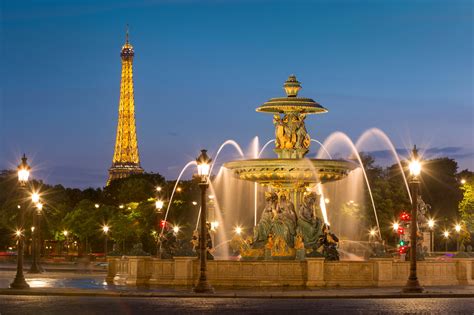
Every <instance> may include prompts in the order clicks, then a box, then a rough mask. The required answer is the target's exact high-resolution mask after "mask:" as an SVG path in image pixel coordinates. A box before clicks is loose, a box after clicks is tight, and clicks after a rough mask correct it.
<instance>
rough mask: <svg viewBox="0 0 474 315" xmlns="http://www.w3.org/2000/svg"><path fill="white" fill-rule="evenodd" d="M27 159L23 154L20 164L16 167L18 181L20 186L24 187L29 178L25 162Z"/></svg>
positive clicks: (27, 166)
mask: <svg viewBox="0 0 474 315" xmlns="http://www.w3.org/2000/svg"><path fill="white" fill-rule="evenodd" d="M26 160H27V158H26V155H25V154H23V157H22V158H21V163H20V165H18V181H19V182H20V185H21V186H25V185H26V183H27V182H28V178H29V177H30V169H31V168H30V166H29V165H28V163H27V162H26Z"/></svg>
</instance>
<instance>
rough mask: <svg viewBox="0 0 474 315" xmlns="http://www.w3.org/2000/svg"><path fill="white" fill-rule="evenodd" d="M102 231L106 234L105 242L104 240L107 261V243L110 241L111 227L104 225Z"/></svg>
mask: <svg viewBox="0 0 474 315" xmlns="http://www.w3.org/2000/svg"><path fill="white" fill-rule="evenodd" d="M102 231H103V232H104V234H105V240H104V258H105V259H107V242H108V240H109V226H108V225H104V226H103V227H102Z"/></svg>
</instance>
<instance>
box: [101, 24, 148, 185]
mask: <svg viewBox="0 0 474 315" xmlns="http://www.w3.org/2000/svg"><path fill="white" fill-rule="evenodd" d="M134 55H135V52H134V51H133V46H132V45H130V43H129V42H128V27H127V33H126V40H125V45H123V47H122V51H121V53H120V56H121V57H122V78H121V81H120V102H119V115H118V124H117V138H116V140H115V150H114V157H113V160H112V167H111V168H110V169H109V179H108V181H107V185H109V184H110V182H111V181H112V180H114V179H118V178H124V177H128V176H130V175H132V174H141V173H143V169H142V168H141V166H140V156H139V154H138V143H137V132H136V127H135V102H134V98H133V56H134Z"/></svg>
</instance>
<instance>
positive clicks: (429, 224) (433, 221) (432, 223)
mask: <svg viewBox="0 0 474 315" xmlns="http://www.w3.org/2000/svg"><path fill="white" fill-rule="evenodd" d="M428 227H429V228H430V252H431V253H433V252H434V237H433V230H434V227H435V220H434V219H429V220H428Z"/></svg>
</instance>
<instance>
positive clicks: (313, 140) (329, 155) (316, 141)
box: [311, 139, 332, 160]
mask: <svg viewBox="0 0 474 315" xmlns="http://www.w3.org/2000/svg"><path fill="white" fill-rule="evenodd" d="M311 141H312V142H315V143H317V144H319V145H320V146H321V149H323V150H324V152H325V153H326V154H327V156H328V157H329V158H330V159H331V160H332V156H331V154H329V151H328V150H326V147H325V146H324V145H323V144H322V143H321V142H320V141H318V140H316V139H311ZM317 155H319V151H318V154H317Z"/></svg>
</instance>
